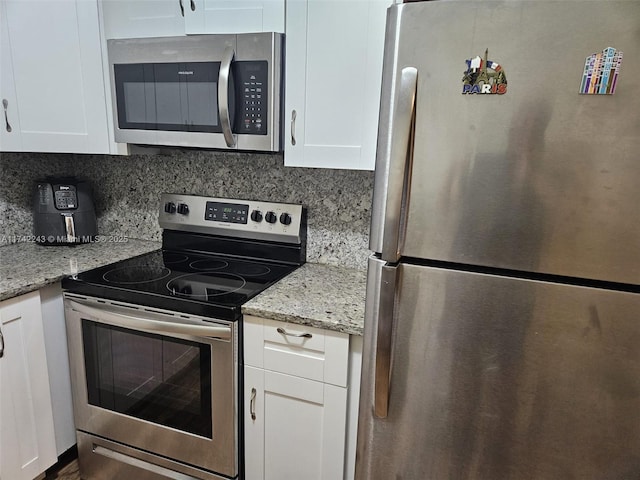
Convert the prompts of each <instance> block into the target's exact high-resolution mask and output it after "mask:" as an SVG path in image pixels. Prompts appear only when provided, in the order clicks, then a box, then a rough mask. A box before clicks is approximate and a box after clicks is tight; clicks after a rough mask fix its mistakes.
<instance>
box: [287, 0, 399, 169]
mask: <svg viewBox="0 0 640 480" xmlns="http://www.w3.org/2000/svg"><path fill="white" fill-rule="evenodd" d="M390 3H391V2H390V0H384V1H381V0H352V1H349V2H344V1H339V0H289V1H287V15H286V19H287V20H286V22H287V23H286V32H287V40H286V57H287V64H286V73H285V75H286V85H287V95H286V100H285V118H284V125H285V126H286V127H285V128H286V130H285V132H286V133H285V154H284V163H285V165H287V166H297V167H325V168H347V169H361V170H373V168H374V166H375V150H376V138H377V129H378V108H379V104H380V86H381V77H382V57H383V48H384V28H385V18H386V17H385V15H386V14H385V12H386V8H387V6H389V4H390Z"/></svg>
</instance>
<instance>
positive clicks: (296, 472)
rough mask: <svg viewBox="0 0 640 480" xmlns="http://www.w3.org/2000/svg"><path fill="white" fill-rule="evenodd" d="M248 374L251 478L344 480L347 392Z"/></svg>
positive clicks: (286, 378)
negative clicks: (253, 414) (341, 479)
mask: <svg viewBox="0 0 640 480" xmlns="http://www.w3.org/2000/svg"><path fill="white" fill-rule="evenodd" d="M244 369H245V370H244V371H245V392H244V393H245V405H244V410H245V466H246V472H245V474H246V479H247V480H300V479H303V478H304V479H305V480H314V479H317V480H336V479H340V478H343V467H344V448H345V423H346V405H347V389H346V388H342V387H336V386H335V385H328V384H324V383H321V382H315V381H312V380H307V379H303V378H299V377H293V376H291V375H284V374H280V373H275V372H271V371H268V370H262V369H258V368H253V367H247V366H245V367H244ZM252 412H253V413H255V418H252Z"/></svg>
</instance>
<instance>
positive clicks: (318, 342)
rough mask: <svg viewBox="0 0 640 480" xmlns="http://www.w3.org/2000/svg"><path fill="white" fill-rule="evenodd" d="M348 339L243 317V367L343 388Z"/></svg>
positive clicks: (327, 331)
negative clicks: (262, 369)
mask: <svg viewBox="0 0 640 480" xmlns="http://www.w3.org/2000/svg"><path fill="white" fill-rule="evenodd" d="M348 362H349V335H347V334H346V333H341V332H334V331H331V330H323V329H320V328H313V327H306V326H304V325H298V324H294V323H287V322H279V321H275V320H268V319H264V318H259V317H254V316H251V315H245V317H244V363H245V365H249V366H252V367H258V368H264V369H265V370H271V371H273V372H279V373H285V374H288V375H294V376H296V377H301V378H308V379H309V380H316V381H319V382H324V383H330V384H332V385H337V386H341V387H346V386H347V374H348Z"/></svg>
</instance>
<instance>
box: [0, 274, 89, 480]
mask: <svg viewBox="0 0 640 480" xmlns="http://www.w3.org/2000/svg"><path fill="white" fill-rule="evenodd" d="M40 305H41V308H42V326H43V328H44V344H45V349H46V352H47V367H48V370H49V387H50V390H51V404H52V407H53V411H54V412H55V413H54V416H53V426H54V431H55V437H56V452H57V454H58V456H60V455H61V454H62V453H64V452H65V451H66V450H68V449H69V448H71V447H72V446H74V445H75V443H76V427H75V424H74V422H73V402H72V400H71V375H70V374H69V351H68V348H67V327H66V325H65V323H64V304H63V300H62V288H61V287H60V283H59V282H58V283H54V284H51V285H47V286H46V287H43V288H41V289H40ZM2 480H4V479H2Z"/></svg>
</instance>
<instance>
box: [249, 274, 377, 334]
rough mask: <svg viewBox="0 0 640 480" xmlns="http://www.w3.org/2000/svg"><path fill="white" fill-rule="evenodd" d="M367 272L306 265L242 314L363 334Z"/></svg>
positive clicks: (269, 290) (267, 292) (271, 289)
mask: <svg viewBox="0 0 640 480" xmlns="http://www.w3.org/2000/svg"><path fill="white" fill-rule="evenodd" d="M366 279H367V273H366V271H363V270H356V269H351V268H343V267H335V266H329V265H320V264H317V263H306V264H304V265H303V266H302V267H300V268H299V269H297V270H296V271H294V272H293V273H291V274H289V275H287V276H286V277H285V278H283V279H282V280H280V281H279V282H278V283H276V284H275V285H272V286H271V287H269V288H268V289H267V290H265V291H264V292H262V293H261V294H260V295H258V296H256V297H254V298H253V299H251V300H249V301H248V302H247V303H245V304H244V305H243V307H242V313H245V314H247V315H255V316H256V317H262V318H267V319H270V320H280V321H283V322H289V323H297V324H300V325H308V326H311V327H317V328H324V329H328V330H335V331H338V332H344V333H348V334H350V335H362V331H363V328H364V299H365V290H366Z"/></svg>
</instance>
